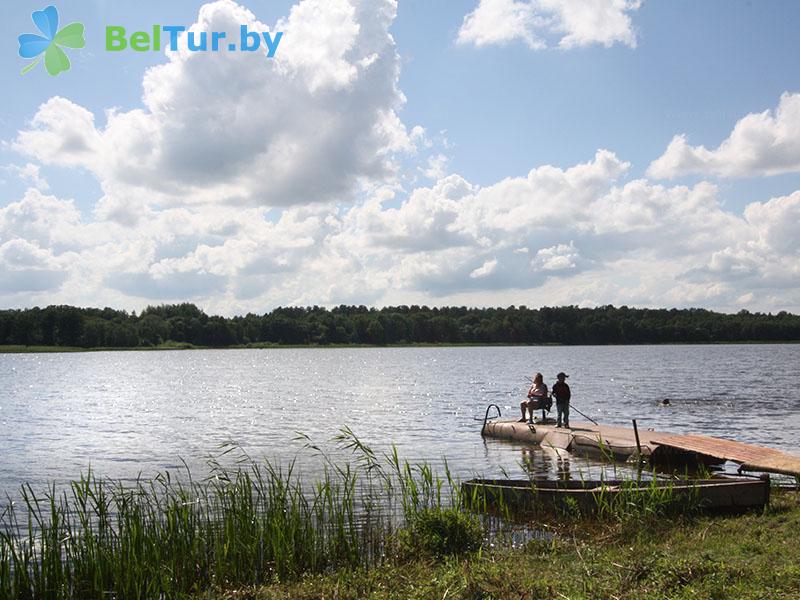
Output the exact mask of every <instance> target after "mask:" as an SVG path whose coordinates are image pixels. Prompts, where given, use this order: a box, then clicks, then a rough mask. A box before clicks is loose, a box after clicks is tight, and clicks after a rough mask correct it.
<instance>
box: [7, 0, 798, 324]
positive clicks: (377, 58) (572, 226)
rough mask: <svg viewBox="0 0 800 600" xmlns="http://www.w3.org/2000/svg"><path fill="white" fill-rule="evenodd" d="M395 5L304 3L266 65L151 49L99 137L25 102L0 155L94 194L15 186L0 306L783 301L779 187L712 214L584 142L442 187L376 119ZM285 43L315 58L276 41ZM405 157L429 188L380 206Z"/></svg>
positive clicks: (569, 41) (442, 177) (63, 104)
mask: <svg viewBox="0 0 800 600" xmlns="http://www.w3.org/2000/svg"><path fill="white" fill-rule="evenodd" d="M522 4H526V5H530V6H535V7H536V10H537V11H539V13H537V14H540V15H541V14H545V12H546V13H547V14H549V15H550V16H549V18H550V19H551V20H550V21H548V24H547V26H546V27H545V28H544V29H541V30H539V29H534V30H531V31H532V32H533V33H535V34H536V35H540V34H541V35H544V36H545V37H546V39H547V40H548V43H550V37H547V36H552V35H554V32H558V40H559V43H562V45H563V46H564V47H567V46H570V45H580V44H583V43H584V42H583V41H580V40H586V39H587V38H586V36H587V35H589V34H587V33H585V31H589V30H591V31H593V32H594V33H593V34H592V35H594V37H595V40H594V41H595V42H596V43H606V42H604V41H602V39H599V36H600V33H599V31H600V30H599V29H596V28H595V29H592V28H591V27H590V28H589V29H587V30H584V29H582V28H581V27H579V26H578V24H577V23H578V21H576V20H575V19H577V18H578V16H580V15H584V13H582V12H581V11H580V10H579V9H580V8H581V6H583V4H582V3H573V4H571V5H570V6H569V7H567V6H566V4H564V5H562V4H557V3H553V2H544V1H542V2H536V3H530V4H529V3H522V2H513V3H508V2H507V3H506V4H505V5H503V4H497V5H496V6H499V7H500V8H502V7H503V6H507V5H513V6H516V5H522ZM599 5H603V6H606V4H604V3H598V6H599ZM481 6H484V7H485V6H490V3H484V2H482V3H481V4H480V5H479V9H480V7H481ZM513 6H512V7H513ZM608 6H609V7H611V8H614V7H616V9H619V10H622V9H621V8H620V7H621V6H622V4H619V3H617V4H613V3H609V4H608ZM625 6H626V7H628V8H627V9H626V10H624V11H622V12H623V13H624V16H628V13H629V12H630V10H632V8H633V3H628V4H625ZM517 8H518V7H517ZM545 8H546V9H547V11H549V12H547V11H545ZM568 9H569V10H568ZM573 9H574V10H575V11H577V12H574V13H573V12H570V11H572V10H573ZM394 11H395V5H394V3H393V2H390V1H389V0H383V1H382V2H379V3H375V2H366V0H358V1H356V0H353V1H345V0H335V1H331V2H322V1H321V0H304V2H302V3H301V4H299V5H298V6H297V7H296V8H295V9H294V10H292V12H291V14H290V16H289V17H288V18H287V19H286V20H285V21H283V22H280V23H279V24H278V25H277V27H279V28H281V29H284V30H285V31H287V34H286V37H285V42H282V45H281V47H280V50H279V53H278V57H279V58H278V59H276V60H275V61H273V62H266V59H265V58H264V57H263V56H261V57H258V56H254V55H253V56H249V57H243V56H239V55H232V54H231V55H228V54H225V53H222V54H219V55H217V56H212V55H189V54H182V53H180V52H179V53H170V54H169V62H167V63H165V64H163V65H160V66H157V67H154V68H152V69H151V70H150V71H148V73H147V75H146V76H145V80H144V105H143V107H142V108H140V109H133V110H130V111H127V112H120V111H109V112H108V113H107V114H106V117H105V122H104V123H102V124H98V123H97V122H96V119H95V116H94V115H93V114H92V113H91V112H89V111H88V110H86V109H85V108H83V107H81V106H79V105H77V104H75V103H73V102H72V101H70V100H67V99H65V98H58V97H56V98H52V99H51V100H49V101H48V102H46V103H45V104H43V105H42V107H40V109H39V111H38V112H37V113H36V115H35V117H34V118H33V120H32V122H31V124H30V126H29V127H27V128H26V129H24V130H23V131H21V132H20V133H19V135H18V136H17V139H16V142H15V145H16V148H17V149H18V150H20V151H21V152H23V153H26V154H27V155H29V156H33V157H35V158H36V159H37V160H38V161H40V162H42V163H43V164H45V165H48V164H53V165H61V166H65V167H79V168H82V169H86V170H88V171H90V172H91V173H94V175H95V176H96V177H97V178H98V179H99V180H100V181H101V184H102V188H103V195H102V197H100V198H99V199H98V201H97V202H96V204H95V206H94V210H93V211H91V212H90V213H89V214H86V215H82V214H81V213H80V211H78V210H77V208H76V207H75V205H74V203H73V202H72V201H71V200H69V199H64V198H60V197H58V196H57V195H48V194H45V193H43V192H42V191H41V190H38V189H34V188H31V189H29V190H28V191H27V192H26V193H25V194H24V196H23V197H22V198H20V199H18V200H17V201H14V202H11V203H9V204H7V205H6V206H4V207H2V208H0V303H3V304H4V305H19V304H36V303H38V304H50V303H68V304H77V305H91V306H98V305H100V306H102V305H109V306H118V307H124V308H136V309H139V308H141V307H143V306H144V305H146V304H148V303H152V302H170V301H184V300H187V299H191V300H193V301H195V302H197V303H198V304H200V305H201V306H203V308H205V309H206V310H208V311H210V312H215V313H222V314H233V313H242V312H247V311H256V312H262V311H264V310H266V309H268V308H270V307H273V306H276V305H290V304H326V305H335V304H339V303H359V304H362V303H363V304H378V305H380V304H390V303H402V304H412V303H427V304H431V303H434V304H477V305H497V304H527V305H530V306H537V305H542V304H551V305H552V304H579V305H585V306H589V305H600V304H608V303H613V304H629V305H645V306H652V305H657V306H663V305H676V306H686V305H697V304H700V305H702V306H708V307H712V308H736V309H738V308H741V305H742V303H750V305H748V306H747V307H748V308H759V309H762V310H769V309H790V310H791V309H794V310H797V309H800V291H798V289H797V286H796V281H797V278H798V275H800V258H798V254H799V253H800V249H798V242H797V240H798V239H800V230H799V228H800V218H798V217H800V192H796V193H794V194H791V195H788V196H785V197H781V198H773V199H769V200H766V201H764V202H756V203H752V204H750V205H749V206H748V207H747V208H746V210H745V211H744V212H743V213H742V214H732V213H731V212H729V211H726V210H723V208H722V198H721V197H720V194H721V192H720V190H719V189H718V188H717V187H716V186H714V185H712V184H710V183H707V182H700V183H698V184H696V185H694V186H685V185H671V186H670V185H658V184H655V183H653V182H652V181H650V180H647V179H636V180H632V181H628V180H627V179H625V176H626V174H627V173H628V171H629V169H630V164H629V163H628V162H626V161H625V160H623V159H622V158H620V157H618V156H617V155H616V154H614V153H613V152H611V151H609V150H604V149H601V150H598V151H597V152H596V153H595V155H594V156H592V157H590V158H589V160H587V161H586V162H583V163H581V164H576V165H571V166H567V167H557V166H553V165H546V164H545V165H540V166H536V167H535V168H532V169H531V170H530V171H529V172H528V173H527V174H526V175H524V176H521V177H508V178H505V179H502V180H500V181H497V182H494V183H492V184H490V185H486V186H480V185H478V184H476V183H474V182H471V181H469V180H468V179H466V178H465V177H463V176H461V175H459V174H457V173H452V172H449V170H448V169H447V167H448V163H447V156H448V155H449V154H450V152H449V150H450V145H449V143H448V142H447V140H446V137H445V132H440V134H438V135H434V136H432V137H431V136H429V135H428V133H427V132H426V131H425V130H424V129H423V128H422V127H419V126H417V127H413V128H411V130H410V131H409V132H407V131H406V128H405V126H404V125H403V124H402V122H401V121H400V120H399V118H398V116H397V113H396V109H398V108H399V107H400V106H401V105H402V102H403V96H402V93H401V92H400V90H399V89H398V87H397V82H398V76H399V61H398V58H397V53H396V51H395V47H394V42H393V41H392V39H391V36H390V35H389V33H388V27H389V25H390V24H391V22H392V19H393V18H394ZM542 11H544V12H542ZM559 11H560V12H559ZM501 12H502V11H501ZM476 14H477V11H476ZM576 15H578V16H576ZM476 18H477V17H476ZM587 18H588V17H587ZM241 19H244V20H245V21H246V22H248V23H253V26H255V27H261V26H262V25H261V24H256V21H255V17H254V16H253V15H252V14H251V13H249V12H248V11H246V10H245V9H243V8H241V7H239V6H237V5H236V4H234V3H232V2H230V1H227V0H223V1H220V2H215V3H213V4H210V5H206V6H204V7H203V8H202V9H201V10H200V16H199V17H198V23H201V24H202V25H203V26H204V27H206V26H207V27H209V28H215V29H225V28H226V27H230V26H232V25H231V24H232V23H238V22H239V20H241ZM586 22H590V21H586ZM559 23H561V24H562V25H559ZM565 23H568V24H569V25H563V24H565ZM627 23H628V25H629V21H628V22H627ZM557 26H558V27H561V29H555V27H557ZM600 29H602V28H600ZM292 32H294V37H293V36H292V35H290V34H291V33H292ZM298 32H302V35H304V36H308V37H313V38H314V43H310V44H309V45H307V46H306V45H304V44H300V43H299V42H296V41H295V42H291V40H292V39H295V40H297V39H298V38H297V36H298ZM570 32H573V33H574V36H575V37H573V38H570V37H569V36H570V35H572V33H570ZM533 33H532V35H533ZM614 35H617V37H619V35H618V34H614ZM611 37H613V35H612V36H611ZM611 37H606V38H604V39H606V40H610V39H611ZM537 39H538V38H537ZM543 39H544V38H543ZM565 40H566V41H565ZM630 40H633V38H630ZM616 41H621V40H619V39H618V40H616ZM284 43H285V44H286V45H283V44H284ZM476 43H477V42H476ZM587 43H588V42H587ZM608 43H613V42H608ZM622 43H628V42H624V41H622ZM630 43H632V42H630ZM293 44H294V45H293ZM265 63H266V64H265ZM209 90H210V92H209ZM785 98H786V97H785ZM783 106H784V101H783V100H782V103H781V107H783ZM781 110H782V109H781ZM781 110H779V111H778V112H779V113H780V114H778V115H776V116H775V118H773V119H772V121H771V122H772V123H773V125H774V124H775V123H782V124H783V125H781V127H779V129H781V128H784V127H785V126H786V123H787V122H788V121H787V120H786V117H785V115H783V112H781ZM737 127H738V126H737ZM787 127H788V126H787ZM773 128H774V127H773ZM787 131H789V130H788V129H787ZM784 135H786V134H784ZM745 137H747V136H745ZM785 144H789V142H788V141H786V142H785ZM439 149H442V152H441V153H440V152H439ZM403 153H410V154H415V153H416V154H415V156H416V157H417V158H418V159H422V158H423V157H424V158H426V159H427V160H428V163H427V165H426V166H424V167H421V172H422V173H423V174H425V175H426V176H428V177H430V178H431V179H433V181H432V182H431V183H430V184H429V185H420V184H417V185H416V186H414V185H413V184H408V180H407V179H406V180H404V184H408V187H409V191H408V192H405V191H404V192H402V193H401V190H400V187H399V186H398V185H397V183H396V181H394V180H393V179H392V178H393V171H394V169H396V168H397V162H398V161H399V160H400V159H399V158H398V157H401V158H402V156H403ZM31 164H33V163H31ZM25 169H27V170H26V171H25V173H26V175H25V176H26V177H28V179H29V180H30V181H31V182H32V183H33V184H34V185H37V184H36V181H37V180H36V178H37V177H39V176H40V175H39V172H38V169H37V168H35V167H34V168H31V169H28V168H27V167H25ZM418 169H420V167H419V166H418V163H417V164H414V165H412V166H410V167H409V168H408V172H410V173H411V175H414V174H416V173H418V172H420V171H419V170H418ZM748 294H752V296H748Z"/></svg>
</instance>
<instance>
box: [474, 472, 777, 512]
mask: <svg viewBox="0 0 800 600" xmlns="http://www.w3.org/2000/svg"><path fill="white" fill-rule="evenodd" d="M462 493H463V497H464V501H465V503H466V504H467V506H469V507H470V508H472V509H477V510H487V511H502V512H505V511H506V510H507V511H508V513H509V514H515V515H530V514H535V513H537V512H542V511H545V512H548V511H550V512H552V511H553V510H557V511H559V510H560V511H574V510H576V509H577V510H580V512H581V514H593V513H596V512H598V511H599V510H601V509H602V508H603V507H606V508H607V507H613V506H614V505H615V503H631V502H634V503H635V502H636V501H637V500H644V499H646V497H647V496H648V495H650V498H651V499H652V500H653V501H654V502H656V503H658V504H659V505H660V506H661V508H663V509H666V510H670V509H685V508H686V507H691V508H692V509H695V510H697V511H699V512H708V513H741V512H746V511H751V510H761V509H763V508H764V507H765V506H766V505H767V504H768V503H769V495H770V482H769V479H768V478H757V479H745V478H736V479H732V478H731V479H725V478H720V479H701V480H692V481H680V482H672V481H655V482H649V481H643V482H640V483H637V482H636V481H528V480H508V479H472V480H470V481H466V482H464V483H463V484H462Z"/></svg>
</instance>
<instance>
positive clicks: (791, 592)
mask: <svg viewBox="0 0 800 600" xmlns="http://www.w3.org/2000/svg"><path fill="white" fill-rule="evenodd" d="M546 528H547V529H548V530H549V531H551V532H553V533H555V534H556V535H555V536H554V537H553V539H552V541H549V542H543V541H532V542H528V543H527V544H526V545H524V546H522V547H520V548H516V549H509V548H507V547H506V548H503V547H495V548H484V549H483V550H482V551H481V552H480V553H473V554H469V555H460V556H452V557H449V558H433V557H431V556H424V557H419V558H417V559H415V560H406V561H399V562H393V563H389V564H385V565H383V566H382V567H381V568H380V569H371V570H364V569H359V570H356V571H349V570H340V571H337V572H335V573H329V574H325V575H307V576H305V577H303V578H302V579H301V580H299V581H297V582H293V583H283V584H273V585H269V586H262V587H258V588H244V589H238V590H233V589H228V590H225V591H223V590H216V591H212V592H207V593H205V594H202V595H200V596H198V598H210V599H213V600H234V599H237V600H246V599H247V600H268V599H269V600H279V599H280V600H284V599H285V600H288V599H290V598H291V599H300V600H302V599H308V600H311V599H322V598H330V599H332V598H337V599H340V600H348V599H352V600H356V599H360V598H376V599H377V598H381V599H387V600H388V599H397V600H401V599H406V598H431V599H432V598H464V599H470V600H471V599H476V600H477V599H482V598H528V599H533V598H609V599H614V598H620V599H631V600H632V599H641V598H653V599H656V598H716V599H723V598H730V599H731V600H733V599H739V598H754V599H755V598H764V599H766V598H770V599H772V598H787V599H789V598H798V597H800V554H799V553H798V551H797V543H798V542H797V539H798V535H800V495H798V493H797V492H777V493H774V494H773V501H772V504H771V506H770V507H769V508H768V509H767V510H766V511H765V512H764V514H750V515H744V516H729V517H696V518H691V517H690V518H686V517H679V518H675V519H651V520H646V521H640V520H638V519H637V520H623V521H606V522H603V523H596V522H585V521H578V522H572V523H562V524H558V523H556V522H550V523H548V524H546Z"/></svg>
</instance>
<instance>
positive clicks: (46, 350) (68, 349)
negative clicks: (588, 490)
mask: <svg viewBox="0 0 800 600" xmlns="http://www.w3.org/2000/svg"><path fill="white" fill-rule="evenodd" d="M798 344H800V340H741V341H721V342H661V343H642V344H557V343H542V344H512V343H498V344H487V343H460V344H454V343H444V344H436V343H412V344H324V345H323V344H266V343H256V344H239V345H234V346H196V345H194V344H189V343H183V342H179V343H165V344H160V345H158V346H119V347H105V346H98V347H92V348H83V347H80V346H23V345H17V344H10V345H0V354H53V353H75V352H156V351H176V350H291V349H302V350H341V349H360V348H523V347H527V348H569V347H574V348H586V347H597V348H603V347H614V348H619V347H625V346H631V347H637V346H638V347H643V346H763V345H779V346H791V345H798Z"/></svg>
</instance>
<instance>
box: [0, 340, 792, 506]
mask: <svg viewBox="0 0 800 600" xmlns="http://www.w3.org/2000/svg"><path fill="white" fill-rule="evenodd" d="M798 365H800V345H718V346H602V347H465V348H462V347H459V348H354V349H269V350H198V351H172V352H156V351H149V352H92V353H75V354H73V353H59V354H4V355H0V436H1V437H0V447H1V448H2V450H3V457H4V460H3V461H2V462H0V493H12V492H14V491H15V490H16V489H17V488H18V487H19V485H20V484H21V483H23V482H29V483H31V484H33V485H34V487H36V486H37V485H43V484H44V483H46V482H51V481H55V482H64V481H66V480H70V479H75V478H77V477H79V476H80V474H81V473H85V472H86V471H87V469H89V468H90V467H91V468H92V469H93V470H94V471H95V472H96V473H97V474H99V475H102V476H103V477H110V478H113V479H131V478H134V477H136V476H137V475H139V474H140V473H141V474H142V476H145V477H150V476H152V475H154V474H155V473H157V472H158V471H161V470H163V469H179V468H182V463H181V459H183V460H185V461H186V462H187V463H188V465H189V466H190V467H191V469H192V471H193V472H194V473H201V474H202V473H204V472H205V471H206V470H207V469H206V466H205V461H206V458H207V457H208V456H209V455H211V454H213V453H214V452H215V451H217V449H218V448H219V446H220V445H221V444H224V443H228V442H232V443H235V444H237V445H239V446H241V448H242V449H243V450H245V451H246V452H248V453H249V454H250V455H251V456H253V457H256V458H258V457H267V458H269V459H271V460H277V461H279V462H284V463H285V462H288V461H289V460H292V459H293V458H297V460H298V465H299V467H300V468H301V470H302V472H303V473H305V474H306V475H313V474H314V473H315V472H317V471H318V469H319V468H320V461H319V459H318V458H316V457H314V456H313V454H314V453H313V452H312V451H309V450H308V449H307V448H304V444H305V442H304V441H303V440H300V439H297V434H296V432H302V433H304V434H306V435H308V436H309V437H310V438H311V439H312V440H313V441H315V442H317V443H319V444H321V445H322V446H323V447H325V448H332V444H330V443H329V440H330V439H331V437H332V436H334V435H335V434H337V432H338V431H339V430H340V428H342V427H344V426H349V427H350V428H351V429H352V430H353V431H354V432H355V433H356V434H357V435H358V436H359V438H360V439H361V440H362V441H363V442H365V443H366V444H368V445H370V446H372V447H374V448H375V449H378V450H386V449H388V447H389V445H390V444H392V443H394V444H396V445H397V446H398V450H399V453H400V456H401V458H406V459H409V460H412V461H418V460H428V461H430V462H434V463H438V464H439V466H440V467H441V463H440V460H441V458H442V457H447V460H448V465H449V467H450V469H451V470H452V471H453V472H454V473H455V474H456V475H457V476H460V477H467V476H472V475H483V476H486V477H492V476H501V475H502V474H503V473H508V474H509V475H511V476H524V473H525V471H532V472H533V473H534V474H537V475H539V476H548V475H554V474H556V473H558V474H560V476H571V477H591V476H596V475H597V474H598V472H599V470H600V469H601V467H600V466H598V464H597V463H594V462H592V461H588V460H583V459H579V458H575V457H568V458H566V459H565V458H563V457H559V456H557V455H556V454H554V453H553V452H552V451H547V450H541V449H531V448H526V447H524V446H521V445H518V444H512V443H508V442H501V441H496V440H483V439H481V437H480V427H481V421H482V419H483V416H484V411H485V409H486V406H487V405H488V404H489V403H495V404H498V405H499V406H500V407H501V409H502V411H503V416H504V417H507V416H513V417H516V416H518V414H519V408H518V406H519V401H520V400H521V399H522V398H523V397H524V394H525V392H526V391H527V383H526V381H525V379H524V377H525V376H526V375H527V376H530V375H532V374H533V373H534V372H535V371H541V372H542V373H543V374H544V375H545V381H546V382H547V383H548V385H552V383H553V381H554V375H555V374H556V373H557V372H558V371H561V370H563V371H566V372H567V373H569V374H570V379H569V380H568V381H569V383H570V386H571V387H572V392H573V405H574V406H575V407H577V408H578V409H580V410H581V411H583V412H585V413H586V414H588V415H589V416H591V417H593V418H594V419H596V420H598V421H601V422H605V423H616V424H623V425H627V424H629V423H630V419H632V418H636V419H637V420H638V423H639V427H640V428H644V429H646V428H648V427H652V428H654V429H659V430H664V431H670V432H676V433H682V432H695V433H702V434H709V435H715V436H720V437H726V438H731V439H738V440H742V441H748V442H754V443H760V444H764V445H769V446H773V447H776V448H781V449H784V450H787V451H790V452H796V453H800V439H798V436H797V431H798V425H800V372H799V371H798ZM664 398H669V399H670V401H671V405H670V406H669V407H662V406H661V405H660V401H661V400H662V399H664ZM572 420H573V422H577V421H579V420H580V416H579V415H577V414H574V413H573V417H572ZM616 468H617V469H619V470H624V467H616Z"/></svg>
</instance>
